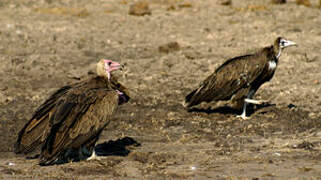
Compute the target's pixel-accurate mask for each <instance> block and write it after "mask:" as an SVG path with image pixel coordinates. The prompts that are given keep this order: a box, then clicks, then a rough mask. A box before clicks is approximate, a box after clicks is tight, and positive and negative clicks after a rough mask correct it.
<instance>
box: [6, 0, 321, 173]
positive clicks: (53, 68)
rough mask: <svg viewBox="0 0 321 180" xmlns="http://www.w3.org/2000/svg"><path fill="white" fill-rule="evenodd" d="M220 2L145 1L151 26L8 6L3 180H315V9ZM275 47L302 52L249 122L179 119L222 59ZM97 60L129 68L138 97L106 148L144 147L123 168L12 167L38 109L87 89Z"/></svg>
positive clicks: (77, 10) (58, 5) (108, 8)
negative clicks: (64, 89) (67, 89)
mask: <svg viewBox="0 0 321 180" xmlns="http://www.w3.org/2000/svg"><path fill="white" fill-rule="evenodd" d="M219 2H220V1H214V0H213V1H212V0H202V1H197V0H191V1H188V0H186V1H181V0H149V1H148V3H149V6H150V10H151V14H150V15H145V16H132V15H128V11H129V6H130V5H131V4H132V3H133V1H129V0H109V1H104V0H97V1H89V0H77V1H76V0H21V1H11V0H2V1H1V2H0V62H1V63H0V151H1V154H0V178H1V179H24V178H25V179H31V178H36V179H89V178H96V179H306V178H311V179H318V178H320V177H321V165H320V160H321V121H320V117H321V111H320V109H321V107H320V106H321V96H320V94H321V71H320V67H321V51H320V49H321V10H320V8H318V7H317V6H319V4H318V3H319V1H317V0H311V3H312V6H311V7H306V6H302V5H301V6H299V5H297V4H296V3H295V1H294V0H288V3H287V4H284V5H272V4H271V3H270V1H269V0H247V1H244V0H234V1H233V4H232V6H223V5H220V4H219ZM278 36H284V37H286V38H288V39H290V40H293V41H295V42H297V43H298V44H299V47H297V48H295V47H293V48H289V49H286V51H285V52H284V53H283V55H282V56H281V59H280V63H279V66H278V69H277V72H276V74H275V76H274V78H273V79H272V81H270V82H269V83H266V84H265V85H264V86H263V87H261V89H260V90H259V91H258V93H257V94H256V96H255V97H256V98H257V99H265V100H269V102H270V105H269V106H265V107H256V108H254V112H253V114H252V115H251V119H250V120H247V121H240V120H239V119H237V118H235V115H236V112H235V111H233V110H231V109H229V108H228V107H225V105H228V104H226V103H218V104H215V103H212V104H203V105H201V106H200V107H199V108H198V110H196V111H194V112H187V111H186V110H185V109H184V108H183V107H182V105H181V102H182V100H183V98H184V96H185V95H186V94H187V93H188V92H189V91H190V90H192V89H193V88H195V87H196V86H197V85H198V83H199V82H200V81H202V80H203V79H204V78H205V77H207V76H208V75H209V74H211V73H212V72H213V71H214V70H215V68H217V67H218V66H219V65H220V64H221V63H222V62H224V61H225V60H226V59H228V58H231V57H234V56H237V55H241V54H244V53H247V52H250V51H253V50H256V49H258V48H260V47H264V46H267V45H270V44H271V43H272V42H273V41H274V39H275V38H276V37H278ZM167 43H172V46H171V47H170V48H166V46H165V47H164V45H166V44H167ZM177 45H178V46H177ZM160 47H161V48H160ZM99 58H109V59H113V60H116V61H119V62H121V63H125V64H126V71H125V72H124V73H123V74H119V76H121V81H122V82H123V83H124V84H126V85H127V87H128V88H129V89H130V90H131V93H132V99H131V101H130V102H129V103H128V104H125V105H123V106H122V107H120V108H119V110H118V113H117V114H116V115H115V117H114V120H113V121H112V123H111V124H110V126H108V127H107V128H106V130H105V131H104V132H103V135H102V136H101V138H100V141H99V143H102V142H106V141H109V140H116V139H118V138H124V137H130V138H133V139H134V140H135V141H137V142H139V143H140V144H141V145H140V146H127V147H126V148H127V150H130V153H129V154H128V155H124V156H107V157H104V158H103V159H102V160H100V161H84V162H78V163H68V164H64V165H59V166H50V167H40V166H39V165H37V160H27V159H25V158H24V157H22V156H20V155H15V154H14V153H13V152H12V150H13V143H14V141H15V139H16V136H17V132H18V131H19V130H20V128H21V127H22V126H23V125H24V124H25V123H26V121H27V120H28V119H29V118H30V117H31V115H32V113H33V111H34V110H35V108H36V107H37V106H38V105H40V104H41V103H42V102H43V101H44V100H45V99H46V98H47V97H48V96H49V95H50V94H51V93H52V92H54V91H55V90H56V89H57V88H59V87H61V86H63V85H65V84H68V83H73V82H77V81H79V80H82V79H85V78H88V76H90V75H91V74H92V72H94V70H95V69H94V68H95V64H96V62H97V61H98V60H99ZM222 107H223V108H222Z"/></svg>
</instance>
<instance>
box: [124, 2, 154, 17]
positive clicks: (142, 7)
mask: <svg viewBox="0 0 321 180" xmlns="http://www.w3.org/2000/svg"><path fill="white" fill-rule="evenodd" d="M129 14H130V15H134V16H144V15H151V14H152V13H151V10H150V9H149V4H148V3H147V2H145V1H138V2H136V3H134V4H132V5H130V7H129Z"/></svg>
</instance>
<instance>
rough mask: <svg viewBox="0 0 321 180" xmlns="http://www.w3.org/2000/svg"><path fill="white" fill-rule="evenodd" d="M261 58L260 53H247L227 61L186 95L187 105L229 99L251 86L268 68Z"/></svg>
mask: <svg viewBox="0 0 321 180" xmlns="http://www.w3.org/2000/svg"><path fill="white" fill-rule="evenodd" d="M260 58H261V57H260V56H258V55H246V56H240V57H236V58H233V59H230V60H228V61H226V62H225V63H224V64H223V65H221V66H220V67H219V68H218V69H217V70H216V71H215V72H214V73H213V74H212V75H210V76H209V77H207V78H206V79H205V80H204V81H203V83H202V84H201V85H200V86H199V88H197V89H195V90H194V91H192V92H191V93H190V94H188V95H187V96H186V98H185V102H186V103H187V106H188V107H190V106H194V105H197V104H199V103H201V102H203V101H206V102H210V101H216V100H229V99H230V98H231V96H232V95H233V94H235V93H236V92H237V91H238V90H240V89H243V88H246V87H249V85H250V84H251V83H252V82H253V81H254V80H255V79H256V78H258V77H259V76H260V75H261V73H262V72H263V71H264V68H266V67H265V63H264V61H263V60H262V59H260Z"/></svg>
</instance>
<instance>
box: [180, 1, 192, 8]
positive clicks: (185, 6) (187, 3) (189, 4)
mask: <svg viewBox="0 0 321 180" xmlns="http://www.w3.org/2000/svg"><path fill="white" fill-rule="evenodd" d="M178 7H179V8H191V7H192V4H191V3H189V2H184V3H181V4H179V5H178Z"/></svg>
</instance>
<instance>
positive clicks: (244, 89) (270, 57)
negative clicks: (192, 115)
mask: <svg viewBox="0 0 321 180" xmlns="http://www.w3.org/2000/svg"><path fill="white" fill-rule="evenodd" d="M293 45H296V44H295V43H294V42H292V41H289V40H286V39H284V38H281V37H278V38H277V39H276V40H275V42H274V45H273V46H269V47H265V48H263V49H261V50H259V51H258V52H256V53H254V54H249V55H244V56H239V57H235V58H232V59H229V60H227V61H226V62H225V63H223V64H222V65H221V66H220V67H218V68H217V69H216V70H215V72H214V73H213V74H211V75H210V76H209V77H207V78H206V79H205V80H204V81H203V82H202V83H201V84H200V86H199V87H198V88H197V89H195V90H193V91H192V92H191V93H189V94H188V95H187V96H186V97H185V102H184V106H185V107H192V106H195V105H198V104H200V103H201V102H211V101H219V100H232V101H233V102H237V103H238V104H239V103H241V104H242V105H243V112H242V114H241V115H239V116H238V117H241V118H242V119H246V118H247V116H246V106H247V104H248V103H252V104H261V103H262V102H263V101H258V100H254V99H252V97H253V95H254V94H255V92H256V91H257V90H258V89H259V88H260V86H261V85H262V84H263V83H265V82H267V81H269V80H270V79H271V78H272V77H273V75H274V72H275V70H276V67H277V64H278V60H279V57H280V55H281V52H282V50H283V49H284V48H286V47H288V46H293Z"/></svg>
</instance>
